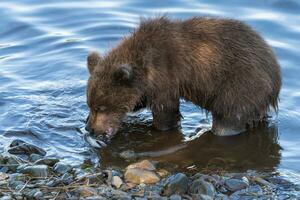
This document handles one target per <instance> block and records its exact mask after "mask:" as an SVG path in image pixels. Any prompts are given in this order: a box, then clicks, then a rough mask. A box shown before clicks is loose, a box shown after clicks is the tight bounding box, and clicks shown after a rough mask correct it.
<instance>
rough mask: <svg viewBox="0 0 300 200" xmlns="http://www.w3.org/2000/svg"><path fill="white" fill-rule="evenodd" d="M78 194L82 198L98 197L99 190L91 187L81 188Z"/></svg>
mask: <svg viewBox="0 0 300 200" xmlns="http://www.w3.org/2000/svg"><path fill="white" fill-rule="evenodd" d="M76 192H77V193H78V194H79V195H80V197H83V198H84V197H90V196H95V195H97V190H96V189H95V188H91V187H84V186H82V187H79V188H78V189H77V190H76Z"/></svg>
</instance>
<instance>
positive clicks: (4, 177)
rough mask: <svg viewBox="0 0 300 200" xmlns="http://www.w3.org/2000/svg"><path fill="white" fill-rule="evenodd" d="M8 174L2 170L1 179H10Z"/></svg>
mask: <svg viewBox="0 0 300 200" xmlns="http://www.w3.org/2000/svg"><path fill="white" fill-rule="evenodd" d="M8 177H9V176H8V175H7V174H6V173H3V172H0V181H3V180H5V179H8Z"/></svg>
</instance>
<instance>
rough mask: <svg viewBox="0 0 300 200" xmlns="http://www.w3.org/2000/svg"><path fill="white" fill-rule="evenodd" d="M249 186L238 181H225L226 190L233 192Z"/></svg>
mask: <svg viewBox="0 0 300 200" xmlns="http://www.w3.org/2000/svg"><path fill="white" fill-rule="evenodd" d="M248 186H249V182H246V181H245V180H240V179H227V180H225V187H226V189H228V190H230V191H232V192H235V191H237V190H242V189H245V188H247V187H248Z"/></svg>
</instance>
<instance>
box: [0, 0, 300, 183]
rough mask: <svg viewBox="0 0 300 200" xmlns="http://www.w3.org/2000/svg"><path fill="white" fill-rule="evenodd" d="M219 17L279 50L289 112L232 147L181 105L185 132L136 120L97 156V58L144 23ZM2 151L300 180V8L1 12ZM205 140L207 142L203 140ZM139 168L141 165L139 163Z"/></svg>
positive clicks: (27, 8)
mask: <svg viewBox="0 0 300 200" xmlns="http://www.w3.org/2000/svg"><path fill="white" fill-rule="evenodd" d="M163 13H168V16H169V17H171V18H188V17H191V16H196V15H212V16H222V17H230V18H236V19H241V20H244V21H246V22H247V23H249V24H250V25H252V26H253V27H254V28H255V29H256V30H257V31H258V32H260V33H261V34H262V35H263V37H264V38H265V39H266V40H267V42H268V43H269V44H270V45H271V46H272V47H273V48H274V50H275V52H276V54H277V56H278V59H279V62H280V64H281V66H282V74H283V88H282V91H281V95H280V98H281V101H280V106H279V107H280V110H279V114H278V116H277V118H276V119H273V120H272V123H271V124H270V127H269V128H261V129H258V130H255V131H253V132H249V133H246V134H243V135H240V136H237V137H232V138H218V137H215V136H213V135H211V134H208V133H205V134H203V135H201V136H200V137H195V135H196V136H199V135H200V134H201V133H202V132H204V131H203V130H206V129H207V128H209V127H210V123H211V121H210V120H209V117H208V120H207V119H206V114H205V112H203V111H201V110H199V109H198V108H196V107H195V106H193V105H192V104H190V103H187V102H182V104H181V111H182V114H183V116H184V119H183V122H182V129H180V130H173V131H170V132H157V131H155V130H153V129H152V128H151V116H150V114H149V112H147V111H144V112H142V113H139V114H136V115H131V116H129V118H128V119H127V120H126V122H125V123H124V125H123V129H122V131H121V133H120V134H119V135H118V136H117V137H116V138H115V139H114V140H113V141H112V143H111V144H110V146H109V147H107V148H106V149H103V150H102V151H100V152H98V153H96V152H95V151H93V150H92V149H91V147H90V146H89V145H88V144H87V143H86V142H85V141H84V140H83V136H82V130H83V127H84V120H85V118H86V116H87V113H88V108H87V106H86V99H85V86H86V80H87V78H88V73H87V70H86V66H85V60H86V55H87V53H88V52H89V51H92V50H97V51H100V52H101V53H104V52H105V51H106V50H107V49H108V48H110V47H113V46H114V45H115V44H116V43H117V42H118V41H119V40H120V39H121V38H122V37H123V36H124V35H126V34H128V33H129V31H131V30H132V29H133V28H134V27H136V26H137V24H138V22H139V19H140V17H141V16H142V17H149V16H157V15H159V14H163ZM0 18H1V20H0V27H1V28H0V146H1V147H2V148H6V147H7V146H8V145H9V143H10V142H11V141H12V140H13V139H16V138H19V139H23V140H25V141H28V142H30V143H33V144H35V145H38V146H40V147H42V148H44V149H46V150H47V152H48V155H53V156H56V157H59V158H62V159H64V160H65V161H66V162H69V163H72V164H79V163H80V162H82V161H83V160H84V159H86V158H93V159H95V158H97V154H98V155H102V160H101V163H102V164H103V165H109V166H110V165H114V166H118V167H122V166H125V165H126V162H124V161H126V160H124V159H123V158H121V157H120V153H122V152H123V151H126V150H132V151H134V152H135V153H136V156H137V157H138V158H142V157H151V158H152V159H154V160H158V161H164V162H163V163H166V167H168V168H170V169H172V170H174V171H176V170H197V169H208V170H209V169H211V168H215V167H219V166H223V168H224V169H226V170H229V171H236V170H239V171H244V170H248V169H256V170H277V171H281V172H283V173H285V174H287V176H289V177H290V178H291V179H292V180H293V181H294V182H299V180H300V178H299V177H300V134H299V130H300V81H299V74H300V68H299V66H300V58H299V53H300V50H299V46H300V40H299V39H300V2H298V1H296V0H263V1H262V0H245V1H237V0H229V1H220V0H214V1H208V0H206V1H201V3H200V2H198V1H193V0H188V1H186V0H185V1H183V0H176V1H169V0H168V1H138V0H125V1H101V2H100V1H96V0H95V1H92V0H86V1H79V0H73V1H67V2H65V1H58V0H44V1H33V0H18V1H17V0H2V1H1V2H0ZM199 131H200V133H199V134H196V133H198V132H199ZM138 158H136V159H138Z"/></svg>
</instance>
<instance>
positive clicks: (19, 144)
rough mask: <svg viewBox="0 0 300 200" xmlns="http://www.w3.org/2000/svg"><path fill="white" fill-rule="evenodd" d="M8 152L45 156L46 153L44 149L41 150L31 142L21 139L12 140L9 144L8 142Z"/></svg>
mask: <svg viewBox="0 0 300 200" xmlns="http://www.w3.org/2000/svg"><path fill="white" fill-rule="evenodd" d="M8 152H9V153H11V154H27V155H30V154H33V153H35V154H38V155H41V156H45V155H46V151H45V150H43V149H42V148H40V147H37V146H34V145H32V144H28V143H26V142H24V141H23V140H14V141H13V142H12V143H11V144H10V149H8Z"/></svg>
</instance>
